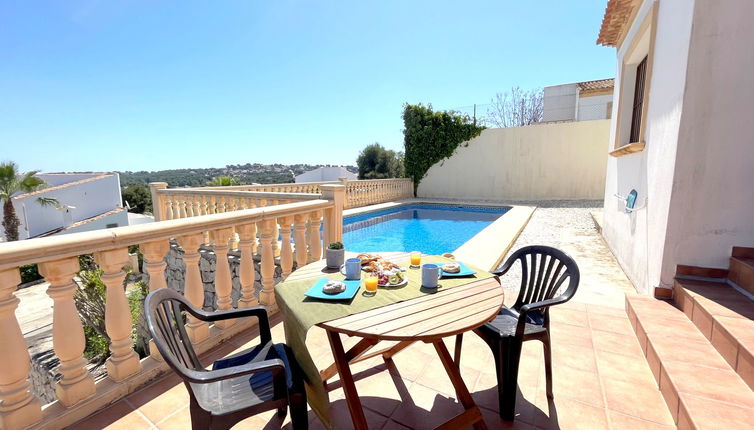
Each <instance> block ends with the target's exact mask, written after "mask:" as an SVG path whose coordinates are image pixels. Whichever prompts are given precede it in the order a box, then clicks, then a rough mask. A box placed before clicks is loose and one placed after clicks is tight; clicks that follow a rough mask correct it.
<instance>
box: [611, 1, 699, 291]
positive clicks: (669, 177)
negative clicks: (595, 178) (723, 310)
mask: <svg viewBox="0 0 754 430" xmlns="http://www.w3.org/2000/svg"><path fill="white" fill-rule="evenodd" d="M653 3H654V1H651V0H646V1H644V3H643V4H642V5H641V7H640V9H639V12H638V13H637V17H636V19H635V20H634V22H633V25H632V27H631V29H630V30H629V33H628V35H627V36H626V39H625V41H624V43H623V45H622V46H621V50H620V51H619V52H618V61H617V71H616V80H615V83H616V84H615V91H614V100H613V106H614V108H613V109H614V112H615V111H616V110H617V107H618V103H619V101H620V100H619V98H620V90H619V89H620V88H621V85H622V83H623V81H622V78H623V77H622V76H621V64H622V63H623V58H624V56H625V55H626V52H625V51H626V50H627V48H628V46H630V45H631V41H632V40H633V37H634V36H635V35H636V33H637V30H638V27H639V26H640V24H641V22H642V21H643V20H644V17H646V16H647V14H648V13H649V11H650V9H651V7H652V4H653ZM693 7H694V2H693V1H690V0H662V1H660V2H659V9H658V15H657V33H656V37H655V44H654V56H653V60H652V61H653V68H652V76H651V80H650V88H649V97H648V106H647V118H646V124H647V127H646V130H645V142H646V149H645V150H644V151H643V152H639V153H635V154H631V155H625V156H622V157H619V158H614V157H608V163H607V179H606V183H605V208H604V213H603V220H604V221H603V222H604V224H603V235H604V237H605V241H606V242H607V244H608V246H609V247H610V248H611V250H612V251H613V254H615V256H616V258H617V260H618V262H619V263H620V265H621V266H622V268H623V270H624V271H625V272H626V274H627V275H628V277H629V278H630V279H631V281H632V282H633V283H634V286H635V287H636V288H637V290H639V291H642V292H650V291H651V289H652V288H653V287H656V286H658V285H661V284H665V285H667V282H669V280H667V279H665V280H664V281H661V279H660V273H661V271H662V269H663V264H664V265H666V266H667V264H669V263H667V262H664V261H663V254H664V247H665V233H666V228H667V225H668V211H669V205H670V199H671V191H672V188H673V172H674V168H675V156H676V145H677V143H678V131H679V127H680V121H681V108H682V105H683V95H684V89H685V86H686V85H685V84H686V79H685V76H686V66H687V61H688V46H689V38H690V34H691V24H692V17H693ZM629 93H630V94H631V96H632V95H633V93H632V92H629ZM623 109H630V107H625V106H624V107H623ZM617 120H618V115H613V118H612V121H611V128H610V139H609V142H606V145H605V152H608V151H609V150H612V149H613V145H614V141H615V133H616V126H617ZM632 189H636V190H637V192H638V198H637V204H636V205H637V207H640V206H643V205H644V204H645V203H646V208H645V209H641V210H637V211H634V212H633V213H631V214H626V213H625V211H624V208H625V203H624V202H623V201H620V200H619V199H617V198H616V197H614V196H615V195H616V194H618V195H620V196H626V195H627V194H628V193H629V192H630V190H632Z"/></svg>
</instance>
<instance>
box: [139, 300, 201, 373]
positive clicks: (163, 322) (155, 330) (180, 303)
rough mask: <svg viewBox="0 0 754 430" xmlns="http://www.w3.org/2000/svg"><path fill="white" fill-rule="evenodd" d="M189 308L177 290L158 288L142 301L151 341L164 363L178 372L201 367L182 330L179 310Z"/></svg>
mask: <svg viewBox="0 0 754 430" xmlns="http://www.w3.org/2000/svg"><path fill="white" fill-rule="evenodd" d="M190 309H193V308H192V307H191V304H189V302H188V301H187V300H186V299H185V298H184V297H183V296H182V295H180V294H178V292H176V291H174V290H171V289H170V288H160V289H159V290H156V291H152V292H151V293H149V295H148V296H147V298H146V299H145V300H144V310H145V314H146V317H147V326H148V327H149V331H150V333H151V334H152V338H153V339H154V343H155V345H156V346H157V349H158V350H159V351H160V354H161V355H162V357H163V358H164V359H165V361H166V362H167V363H168V365H169V366H170V367H171V368H172V369H173V370H174V371H176V372H177V373H178V374H179V375H181V376H183V375H185V372H184V370H187V369H193V370H204V368H203V367H202V365H201V363H200V362H199V359H198V358H197V356H196V352H195V351H194V348H193V346H192V345H191V340H190V339H189V337H188V334H187V333H186V328H185V320H184V318H183V315H182V314H181V311H186V310H190Z"/></svg>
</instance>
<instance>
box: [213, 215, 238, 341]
mask: <svg viewBox="0 0 754 430" xmlns="http://www.w3.org/2000/svg"><path fill="white" fill-rule="evenodd" d="M232 231H233V229H231V228H220V229H217V230H212V233H211V235H212V242H213V243H214V245H215V258H216V264H215V294H216V295H217V309H218V310H220V311H227V310H228V309H230V308H231V307H233V306H232V305H233V301H232V300H231V298H230V295H231V292H232V291H233V285H232V284H231V275H230V264H228V241H229V239H230V234H231V232H232ZM235 323H236V321H235V320H224V321H217V322H216V323H215V325H216V326H218V327H220V328H223V329H224V328H228V327H230V326H232V325H233V324H235Z"/></svg>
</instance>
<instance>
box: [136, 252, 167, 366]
mask: <svg viewBox="0 0 754 430" xmlns="http://www.w3.org/2000/svg"><path fill="white" fill-rule="evenodd" d="M139 249H140V250H141V253H142V254H144V259H145V260H146V264H145V266H146V270H147V274H149V291H155V290H159V289H160V288H167V286H168V285H167V282H165V267H167V263H166V262H165V255H166V254H167V253H168V251H169V250H170V242H168V241H167V240H155V241H153V242H147V243H143V244H141V245H139ZM149 355H151V356H152V358H155V359H157V360H162V356H161V355H160V351H158V350H157V346H155V344H154V340H153V339H150V340H149Z"/></svg>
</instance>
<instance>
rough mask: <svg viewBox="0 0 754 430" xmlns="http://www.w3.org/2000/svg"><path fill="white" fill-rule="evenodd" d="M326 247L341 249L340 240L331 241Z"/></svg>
mask: <svg viewBox="0 0 754 430" xmlns="http://www.w3.org/2000/svg"><path fill="white" fill-rule="evenodd" d="M327 249H343V244H342V243H341V242H333V243H331V244H330V245H328V246H327Z"/></svg>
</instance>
